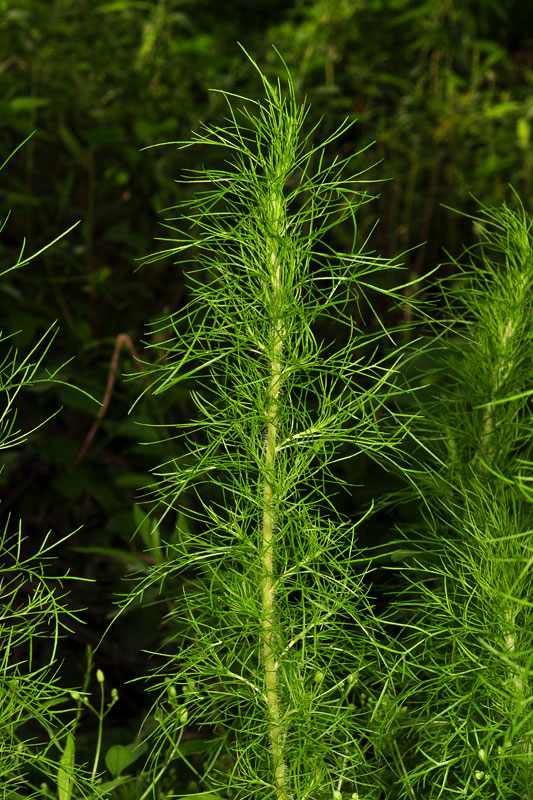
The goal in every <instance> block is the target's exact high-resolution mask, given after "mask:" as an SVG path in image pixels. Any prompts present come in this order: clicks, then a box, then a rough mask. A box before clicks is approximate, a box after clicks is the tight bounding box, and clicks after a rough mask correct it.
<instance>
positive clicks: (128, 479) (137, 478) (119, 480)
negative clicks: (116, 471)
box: [114, 472, 154, 489]
mask: <svg viewBox="0 0 533 800" xmlns="http://www.w3.org/2000/svg"><path fill="white" fill-rule="evenodd" d="M153 482H154V479H153V477H152V475H149V474H145V475H143V474H138V473H136V472H126V473H124V475H117V477H116V478H115V480H114V483H115V484H116V485H117V486H124V488H126V489H141V488H143V487H144V486H147V485H148V484H150V483H153Z"/></svg>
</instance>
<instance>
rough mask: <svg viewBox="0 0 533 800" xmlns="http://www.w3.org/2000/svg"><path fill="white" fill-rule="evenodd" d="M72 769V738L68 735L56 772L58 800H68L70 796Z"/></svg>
mask: <svg viewBox="0 0 533 800" xmlns="http://www.w3.org/2000/svg"><path fill="white" fill-rule="evenodd" d="M73 769H74V736H73V735H72V734H71V733H69V734H68V735H67V741H66V743H65V747H64V749H63V753H62V755H61V759H60V761H59V767H58V770H57V796H58V800H70V798H71V796H72V771H73Z"/></svg>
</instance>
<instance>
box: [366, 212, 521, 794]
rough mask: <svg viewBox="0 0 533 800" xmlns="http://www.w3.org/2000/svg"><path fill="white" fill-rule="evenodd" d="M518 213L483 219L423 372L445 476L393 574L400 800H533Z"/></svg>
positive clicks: (433, 485)
mask: <svg viewBox="0 0 533 800" xmlns="http://www.w3.org/2000/svg"><path fill="white" fill-rule="evenodd" d="M517 205H518V210H516V211H515V210H513V209H511V208H509V207H508V206H507V205H506V204H505V203H504V204H503V205H502V206H501V207H497V208H493V207H488V206H485V205H482V204H480V214H479V216H475V217H472V219H473V222H474V226H475V229H476V230H477V231H478V234H479V236H480V241H479V243H478V244H477V245H475V246H474V247H473V248H470V249H467V251H466V255H469V256H470V259H469V261H470V263H469V265H468V266H466V265H465V264H463V263H459V262H458V261H457V260H454V261H453V264H454V273H453V276H452V278H451V279H450V278H443V279H442V280H441V285H442V292H441V297H442V300H443V303H442V305H443V306H444V307H445V308H447V309H449V311H450V312H451V319H450V320H449V321H448V331H449V335H448V336H447V338H446V341H445V342H444V344H443V345H442V346H440V347H438V348H437V347H434V348H433V349H432V355H431V359H430V360H429V361H426V362H425V363H424V366H423V375H424V376H425V377H426V378H428V376H430V375H432V379H431V383H432V388H431V392H430V393H425V392H417V393H416V394H412V395H411V396H412V397H413V398H416V399H417V405H418V407H419V411H420V413H419V414H418V415H417V417H416V418H415V420H414V421H413V423H414V424H413V425H412V433H413V436H415V437H416V439H417V440H418V441H423V442H425V443H426V444H431V451H432V458H433V467H431V466H430V464H429V463H428V469H427V470H426V471H424V470H421V472H420V475H419V476H418V478H419V484H418V490H419V491H420V493H421V494H422V495H423V497H424V500H425V503H424V505H423V506H422V509H423V514H422V517H423V521H422V522H421V523H420V526H419V529H418V530H417V529H415V528H414V527H412V528H411V529H410V530H409V531H402V534H403V536H404V538H403V539H402V540H400V542H401V543H402V545H403V546H402V547H400V548H398V549H396V552H395V554H394V557H395V560H396V561H403V562H404V563H403V564H402V565H401V566H395V567H394V566H392V567H390V566H389V567H388V569H391V570H394V571H397V573H398V575H399V576H400V575H401V579H400V580H398V581H397V583H396V584H395V586H394V590H393V593H394V594H393V598H394V599H393V602H392V604H391V606H390V608H389V611H393V612H395V614H394V615H395V620H394V622H393V624H394V625H397V626H398V630H401V635H400V637H399V641H401V646H402V648H403V652H402V653H401V654H400V655H399V656H398V660H397V661H394V658H392V659H391V655H392V649H389V650H388V651H387V653H385V652H384V653H383V655H384V660H386V661H387V663H388V667H387V670H386V673H385V674H386V675H387V676H388V677H389V679H390V680H391V684H392V685H393V687H394V690H393V696H394V702H393V703H391V707H390V713H386V714H383V715H382V724H383V728H382V731H381V735H382V736H383V737H384V738H385V739H386V737H387V733H390V731H391V729H393V730H394V731H395V740H394V746H395V747H398V743H401V744H400V749H401V752H402V761H403V763H404V768H405V774H404V778H405V786H404V789H403V790H402V791H399V792H398V794H397V795H396V796H397V797H401V798H404V797H405V798H408V797H412V798H415V797H416V798H424V799H425V798H428V800H429V799H431V800H433V798H435V800H436V798H463V799H464V800H467V798H468V800H470V798H483V799H484V800H532V798H533V708H532V701H533V614H532V601H533V592H532V590H533V580H532V565H533V547H532V531H533V514H532V508H531V503H532V501H533V495H532V493H531V480H532V477H531V466H532V464H533V461H532V455H533V454H532V444H533V425H532V415H531V394H532V391H531V376H532V374H533V372H532V367H531V365H532V353H533V325H532V319H533V236H532V224H533V223H532V221H531V219H529V218H528V216H527V215H526V213H525V211H524V209H523V206H522V204H521V203H520V201H518V203H517ZM452 280H453V283H452ZM452 334H453V335H452ZM426 357H427V352H426ZM411 363H414V362H411ZM418 371H419V367H418V368H416V369H415V372H414V373H413V374H414V376H415V377H414V381H415V383H417V384H418V383H419V378H420V375H419V374H417V373H418ZM427 452H428V451H426V453H427ZM419 455H420V459H421V461H422V462H423V461H424V456H423V454H422V453H421V454H419ZM393 553H394V551H393ZM398 708H404V710H405V712H406V713H405V714H404V715H403V717H398V714H397V709H398Z"/></svg>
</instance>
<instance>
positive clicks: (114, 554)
mask: <svg viewBox="0 0 533 800" xmlns="http://www.w3.org/2000/svg"><path fill="white" fill-rule="evenodd" d="M72 549H73V550H75V551H76V552H79V553H94V554H95V555H99V556H109V557H110V558H118V559H119V560H121V561H125V562H126V563H131V564H138V565H139V566H141V567H143V568H146V562H145V561H143V559H142V558H140V557H139V556H138V555H137V554H136V553H129V552H128V551H127V550H121V549H120V548H118V547H96V546H95V547H73V548H72Z"/></svg>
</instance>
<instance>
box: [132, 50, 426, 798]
mask: <svg viewBox="0 0 533 800" xmlns="http://www.w3.org/2000/svg"><path fill="white" fill-rule="evenodd" d="M250 60H251V59H250ZM251 61H252V60H251ZM252 63H253V64H254V66H255V67H256V68H257V66H256V65H255V62H253V61H252ZM257 70H258V73H259V76H260V79H261V81H262V86H263V88H264V92H265V99H264V100H263V101H261V102H258V101H252V100H248V99H246V98H241V97H237V96H234V95H229V94H227V93H222V94H224V95H225V97H226V100H227V106H228V109H229V117H228V119H227V120H226V122H227V124H226V125H225V126H224V127H222V126H209V127H208V126H205V127H204V128H203V130H202V132H201V133H199V134H196V135H194V136H193V138H192V140H191V141H190V142H181V143H173V144H178V145H180V146H183V147H186V146H189V145H194V146H195V147H199V146H214V147H215V148H224V149H225V150H226V152H227V158H228V161H227V162H226V163H227V169H220V170H219V169H209V168H202V169H201V170H198V171H194V170H191V171H190V181H191V182H193V183H198V184H205V188H204V189H202V190H200V191H198V192H197V193H196V195H195V197H194V199H192V200H187V201H186V202H185V203H183V204H182V205H181V206H177V207H175V208H178V209H179V210H180V211H181V216H180V217H179V218H178V219H179V220H180V225H181V224H182V223H187V224H188V225H190V228H191V230H190V232H189V233H187V232H182V231H181V228H180V227H179V226H178V225H176V224H175V222H174V218H168V219H167V220H166V225H165V227H167V228H168V229H170V231H172V232H173V234H174V235H172V236H171V238H168V239H163V240H162V241H166V242H170V244H168V246H166V247H165V249H163V250H161V251H159V252H157V253H154V254H153V255H151V256H149V257H146V258H145V259H143V262H144V263H149V262H153V261H156V260H157V259H161V258H168V257H169V256H175V255H179V256H180V257H181V259H182V260H186V258H187V254H190V255H189V256H188V258H189V260H190V261H194V263H195V264H197V265H198V266H197V268H196V269H194V270H193V269H190V268H189V269H188V276H189V286H190V297H189V302H188V304H187V305H186V307H185V308H184V310H181V311H178V312H176V313H172V314H170V315H167V316H165V317H163V318H161V319H159V320H157V321H156V322H155V323H153V324H152V326H151V330H152V332H153V333H156V334H158V337H157V338H158V341H157V344H156V345H154V348H156V354H154V357H155V358H156V361H155V362H152V363H146V373H147V374H148V375H149V376H150V387H151V391H152V392H153V394H154V395H161V393H163V392H170V393H172V394H171V397H176V398H178V397H179V391H180V389H181V387H180V388H178V389H177V387H179V385H180V383H181V382H183V381H185V382H186V385H188V384H189V382H190V381H191V380H192V379H194V381H195V383H194V384H193V387H194V388H192V389H191V392H190V396H191V400H192V402H194V404H195V409H196V410H195V412H193V415H194V414H195V415H196V418H192V419H189V420H187V421H185V422H183V423H182V424H181V425H179V424H178V425H177V426H176V427H177V428H178V431H177V432H176V434H175V435H174V436H173V437H172V439H171V441H172V442H173V447H174V450H175V455H174V457H173V458H172V459H171V460H169V461H168V462H166V463H164V464H161V465H160V466H159V467H157V468H156V469H155V470H154V475H155V476H156V478H157V480H156V482H155V483H154V484H153V485H152V487H151V488H150V489H149V490H148V492H147V494H146V497H147V498H149V499H151V501H152V503H154V513H155V510H156V509H157V513H156V516H157V517H158V519H157V521H156V528H157V529H158V530H157V535H158V537H161V536H162V535H163V534H162V533H161V530H160V526H161V523H162V521H163V519H164V518H165V517H167V516H168V515H171V518H172V520H173V525H174V531H173V532H172V534H171V535H170V536H169V537H168V541H167V542H161V541H160V540H159V539H158V541H157V542H155V541H154V551H153V555H154V559H153V560H154V562H155V563H154V564H153V566H152V567H151V569H150V573H149V574H148V575H146V574H143V575H140V576H139V578H138V581H137V583H136V584H135V586H134V587H133V588H132V590H131V591H130V592H129V593H126V594H125V596H124V597H123V598H122V600H121V606H122V610H123V611H124V610H125V609H126V608H127V607H128V606H131V604H132V603H134V601H136V600H140V601H141V602H142V601H143V598H144V597H145V595H146V596H147V597H148V596H151V597H152V598H153V597H154V589H156V590H157V592H156V594H157V595H158V597H156V598H155V599H156V601H158V598H159V601H160V599H161V598H165V600H166V601H167V603H168V604H169V613H168V615H167V617H166V619H165V625H166V628H167V630H168V631H169V634H168V636H167V637H166V641H165V647H164V648H163V651H162V652H161V653H160V656H162V657H163V666H161V667H158V668H157V669H155V671H154V674H153V675H152V677H151V681H152V688H153V689H155V690H156V691H157V692H158V698H157V700H156V702H155V705H154V708H153V713H154V716H155V718H156V719H157V720H158V725H157V727H155V728H154V729H153V730H152V731H151V733H150V738H151V739H152V743H153V750H152V755H153V763H154V787H155V786H156V785H157V784H158V782H159V781H160V779H161V778H162V777H163V776H164V774H165V770H166V768H167V766H168V765H169V764H170V761H171V760H172V759H175V758H176V757H177V756H181V757H182V758H183V759H184V760H185V761H186V763H187V764H188V766H189V768H190V769H191V770H193V772H195V773H196V776H197V786H199V787H200V788H201V789H202V791H203V792H207V793H208V794H205V795H204V794H201V795H198V796H199V797H214V796H217V797H235V798H246V799H247V800H248V799H249V798H264V800H267V798H273V799H274V798H275V800H289V798H294V799H296V798H297V799H298V800H304V799H305V798H309V800H322V798H324V800H325V799H326V798H327V800H332V799H333V800H336V799H337V798H342V797H352V798H361V799H362V798H370V797H375V798H377V797H378V796H380V795H379V792H380V787H381V786H382V784H383V769H382V767H379V768H378V767H377V766H376V761H375V753H374V747H373V744H372V741H371V740H370V738H369V736H370V733H371V726H370V725H369V722H368V718H369V714H368V709H367V707H366V706H364V705H362V704H361V702H360V697H361V695H363V696H366V697H371V696H374V695H375V694H376V692H377V693H380V692H381V691H382V689H383V687H382V686H380V687H378V689H376V688H375V686H374V685H373V682H372V675H373V672H374V670H375V669H376V665H377V663H378V662H379V661H380V659H381V658H382V656H381V648H382V647H383V642H384V641H386V637H385V634H384V631H383V624H382V623H383V621H382V620H380V619H379V618H377V616H376V614H375V612H374V608H373V604H372V602H371V600H370V599H369V597H368V595H369V591H370V586H369V581H368V574H369V571H370V566H369V558H368V556H367V555H364V554H363V553H362V552H361V551H360V550H359V549H358V546H357V537H358V526H360V524H361V522H362V521H363V520H364V519H367V518H369V517H370V516H371V515H372V509H373V503H372V502H371V503H366V504H363V503H359V504H358V506H357V509H358V510H357V519H356V521H355V522H354V521H353V520H349V519H346V518H343V517H342V516H341V514H340V513H338V512H337V511H336V508H335V503H334V498H335V493H336V489H337V488H338V487H339V486H342V485H343V478H342V475H341V473H340V472H339V469H338V463H339V462H340V461H342V460H344V459H348V458H352V457H355V456H362V457H365V456H366V457H367V458H370V459H374V460H375V461H377V462H378V463H380V464H381V465H382V466H384V467H385V468H386V467H387V465H388V464H390V465H392V464H397V463H401V462H402V458H403V456H402V453H403V445H402V442H403V441H404V440H405V438H406V437H408V425H407V423H408V422H409V415H408V414H402V413H400V412H397V413H393V412H392V411H391V410H390V408H389V404H388V400H389V399H390V398H391V397H393V396H394V395H395V393H397V392H398V391H399V390H398V389H397V388H396V387H395V378H396V374H397V372H398V369H399V364H400V362H401V361H402V359H403V353H404V345H402V344H401V343H399V340H400V331H402V330H403V331H405V323H403V322H402V323H401V324H400V325H398V326H397V327H395V328H392V327H391V328H389V329H386V328H385V327H384V325H383V323H382V321H381V319H380V317H379V316H378V314H377V313H376V312H375V310H374V307H373V305H372V300H373V297H374V295H377V294H378V293H379V294H381V296H382V298H384V299H386V301H388V302H390V303H391V304H392V305H393V307H394V308H396V307H398V308H400V307H405V304H409V303H411V304H413V305H415V301H414V298H413V297H409V296H408V293H407V292H405V291H404V290H405V288H406V287H407V286H411V284H410V283H409V282H408V279H407V282H404V283H402V282H401V281H400V285H397V286H393V287H392V288H390V287H389V288H383V286H382V284H384V283H385V284H386V283H387V280H388V282H389V283H391V282H392V283H394V282H395V281H394V278H395V273H394V271H395V270H401V269H402V267H401V266H399V265H397V264H395V263H394V262H393V261H388V260H385V259H383V258H379V257H377V256H375V255H374V254H365V253H364V252H363V247H364V244H363V245H362V246H360V247H358V249H355V228H356V213H357V212H358V211H359V209H360V208H361V207H362V206H363V205H365V204H366V203H367V202H368V200H369V199H370V198H369V196H368V194H367V193H366V192H365V191H362V190H361V187H360V184H362V183H364V182H365V181H364V179H363V178H361V177H360V175H354V174H353V173H350V172H348V173H347V167H348V166H349V163H350V161H351V160H352V158H354V157H356V156H357V154H355V156H350V157H347V158H344V159H342V160H337V159H330V158H329V157H328V149H327V146H328V145H330V144H331V143H332V142H334V141H335V140H336V139H338V138H339V137H341V136H347V134H348V132H349V131H350V130H351V123H349V122H346V123H345V124H343V125H342V126H341V127H340V128H339V129H338V130H337V131H336V132H335V133H334V134H332V135H330V136H329V137H328V138H327V140H326V141H325V142H324V143H323V144H321V145H318V146H317V145H315V144H314V143H313V140H312V136H313V134H314V131H315V129H313V130H311V131H309V132H307V133H305V132H304V126H305V120H306V117H307V110H308V109H307V107H306V105H305V104H299V103H298V102H297V100H296V97H295V92H294V88H293V84H292V81H291V76H290V73H289V72H288V71H287V87H288V91H287V94H286V96H284V93H283V91H282V88H281V85H280V83H279V82H278V83H277V84H272V83H271V82H269V81H268V80H267V78H266V77H265V76H264V75H263V74H262V72H261V71H260V70H259V69H258V68H257ZM236 104H237V105H238V106H239V108H238V109H237V110H236V109H235V105H236ZM167 144H171V143H167ZM343 221H348V222H350V223H351V224H353V226H354V245H353V248H352V251H353V252H350V253H345V252H340V251H337V250H336V249H335V248H334V246H333V244H332V241H333V239H332V237H331V233H330V231H331V229H332V228H333V227H334V226H335V225H338V224H340V223H341V222H343ZM365 244H366V243H365ZM375 273H376V274H377V277H376V280H375V281H372V276H373V274H375ZM404 277H405V276H404ZM416 306H417V307H418V308H420V306H421V304H420V302H418V303H417V304H416ZM364 314H366V315H367V316H368V318H370V320H372V319H374V320H375V325H374V328H371V327H369V328H368V329H366V330H365V328H364V325H365V320H364ZM397 316H398V317H401V316H402V314H401V311H400V313H397ZM395 337H396V338H395ZM162 340H163V341H162ZM148 346H149V347H150V346H151V345H148ZM335 465H337V466H335ZM334 469H337V472H336V473H334V472H333V470H334ZM406 469H407V466H406ZM409 469H411V472H412V474H416V469H414V467H412V466H411V467H410V468H409ZM354 505H357V491H355V492H354ZM144 602H146V600H144ZM378 640H379V642H381V643H380V644H378ZM385 646H386V645H385ZM381 671H382V670H381ZM381 671H380V672H381ZM366 681H368V685H367V683H366ZM376 699H377V698H376ZM190 725H193V726H195V727H196V728H197V729H198V728H200V729H204V728H207V729H208V731H209V732H208V733H206V737H207V739H206V741H205V742H202V743H201V746H200V747H199V748H198V752H200V750H201V749H202V748H203V749H204V751H205V752H204V756H203V759H204V760H203V767H202V768H201V769H199V768H198V767H197V764H196V762H193V761H192V760H191V759H189V758H187V754H188V753H191V752H195V751H194V742H190V741H188V742H185V745H189V747H188V748H187V747H185V746H182V740H183V733H184V729H185V727H186V726H190ZM191 748H192V749H191ZM206 748H207V750H206ZM195 764H196V765H195ZM215 792H219V794H217V795H215V794H214V793H215Z"/></svg>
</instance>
